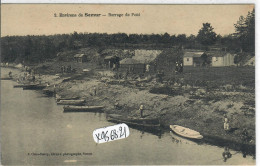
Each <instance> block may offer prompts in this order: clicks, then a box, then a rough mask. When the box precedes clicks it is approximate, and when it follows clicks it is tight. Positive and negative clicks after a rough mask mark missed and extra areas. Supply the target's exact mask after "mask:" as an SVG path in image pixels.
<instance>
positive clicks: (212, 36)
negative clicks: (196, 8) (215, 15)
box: [197, 23, 217, 46]
mask: <svg viewBox="0 0 260 166" xmlns="http://www.w3.org/2000/svg"><path fill="white" fill-rule="evenodd" d="M213 29H214V28H213V27H212V26H211V25H210V23H203V27H202V28H201V29H200V30H199V33H198V36H197V39H198V41H199V42H200V43H201V44H202V45H205V46H209V45H213V44H215V43H216V40H217V34H216V33H215V32H214V31H213Z"/></svg>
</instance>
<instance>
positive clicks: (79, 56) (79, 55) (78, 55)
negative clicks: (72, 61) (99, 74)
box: [74, 54, 85, 58]
mask: <svg viewBox="0 0 260 166" xmlns="http://www.w3.org/2000/svg"><path fill="white" fill-rule="evenodd" d="M83 56H85V54H76V55H74V57H75V58H81V57H83Z"/></svg>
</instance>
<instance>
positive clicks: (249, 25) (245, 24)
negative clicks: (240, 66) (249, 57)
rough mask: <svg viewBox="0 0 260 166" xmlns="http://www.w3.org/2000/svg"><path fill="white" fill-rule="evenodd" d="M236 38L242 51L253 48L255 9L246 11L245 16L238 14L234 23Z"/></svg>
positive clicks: (252, 49)
mask: <svg viewBox="0 0 260 166" xmlns="http://www.w3.org/2000/svg"><path fill="white" fill-rule="evenodd" d="M234 26H235V29H236V38H237V39H239V41H240V42H241V43H240V48H241V49H242V50H243V51H251V52H253V51H254V50H255V9H253V10H252V11H251V12H248V14H247V16H246V17H243V16H240V17H239V20H238V21H237V23H236V24H234Z"/></svg>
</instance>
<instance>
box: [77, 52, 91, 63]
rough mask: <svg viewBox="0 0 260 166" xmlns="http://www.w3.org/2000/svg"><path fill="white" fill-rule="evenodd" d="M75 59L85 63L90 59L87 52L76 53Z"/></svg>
mask: <svg viewBox="0 0 260 166" xmlns="http://www.w3.org/2000/svg"><path fill="white" fill-rule="evenodd" d="M74 59H75V61H76V62H78V63H84V62H87V61H88V59H87V55H85V54H76V55H74Z"/></svg>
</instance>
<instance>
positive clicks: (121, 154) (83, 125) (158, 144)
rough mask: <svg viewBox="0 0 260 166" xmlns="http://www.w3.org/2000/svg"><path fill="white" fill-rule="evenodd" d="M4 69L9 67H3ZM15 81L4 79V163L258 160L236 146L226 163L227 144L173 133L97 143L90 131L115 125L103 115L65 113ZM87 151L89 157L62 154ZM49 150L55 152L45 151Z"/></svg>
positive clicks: (139, 134) (133, 133) (136, 135)
mask: <svg viewBox="0 0 260 166" xmlns="http://www.w3.org/2000/svg"><path fill="white" fill-rule="evenodd" d="M6 72H7V71H6V69H2V71H1V73H5V74H6ZM2 75H3V74H2ZM15 84H16V82H14V81H8V80H3V81H1V151H2V154H1V155H2V164H3V165H6V164H8V165H26V164H28V165H66V164H69V165H71V164H79V165H86V164H88V165H90V164H95V165H100V164H106V165H110V164H117V165H122V164H128V165H133V164H138V165H142V164H153V165H158V164H164V165H183V164H185V165H190V164H196V165H202V164H206V165H232V164H239V165H243V164H247V165H249V164H255V159H253V157H252V156H246V158H243V156H242V153H241V152H236V151H233V150H230V152H231V153H232V154H233V155H232V157H231V158H230V159H228V160H227V161H226V162H224V161H223V158H222V153H223V152H224V148H223V147H217V146H213V145H209V144H205V143H203V144H197V143H195V142H192V141H190V140H186V139H184V138H180V137H177V136H176V135H174V134H172V133H170V132H164V133H163V134H162V135H161V136H160V137H159V136H157V135H154V134H151V133H147V132H142V131H139V130H136V129H132V128H130V135H129V137H127V138H125V139H121V140H117V141H113V142H108V143H103V144H96V143H95V142H94V140H93V137H92V132H93V131H94V130H95V129H97V128H101V127H105V126H111V125H114V123H110V122H108V121H107V120H106V117H105V114H103V113H63V108H62V106H60V105H57V104H56V102H55V99H54V98H53V97H46V96H44V95H43V94H42V92H41V91H31V90H22V89H21V88H13V85H15ZM83 152H84V153H85V154H88V155H80V156H68V155H66V156H63V155H62V154H64V153H81V154H83ZM40 153H41V154H40ZM50 153H57V155H52V156H46V155H45V154H50ZM37 154H40V155H37ZM60 154H61V155H60Z"/></svg>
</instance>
